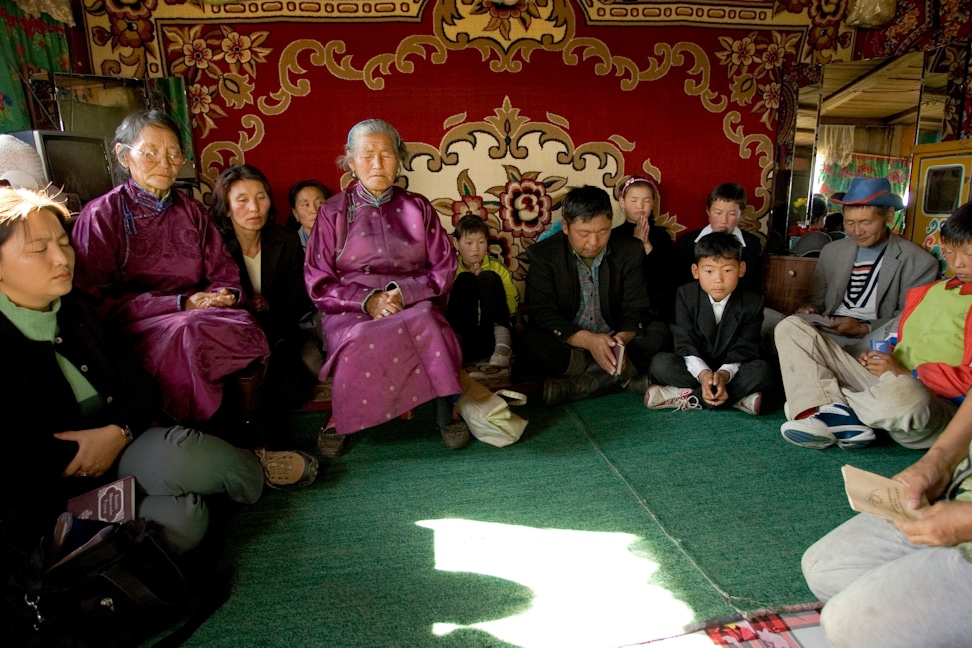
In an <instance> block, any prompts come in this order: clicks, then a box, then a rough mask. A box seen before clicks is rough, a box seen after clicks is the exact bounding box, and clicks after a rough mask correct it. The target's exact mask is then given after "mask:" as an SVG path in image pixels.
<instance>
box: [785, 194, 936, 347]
mask: <svg viewBox="0 0 972 648" xmlns="http://www.w3.org/2000/svg"><path fill="white" fill-rule="evenodd" d="M834 202H838V203H841V204H842V205H844V230H845V231H846V232H847V236H846V237H845V238H843V239H840V240H839V241H834V242H833V243H828V244H827V245H825V246H824V247H823V249H822V250H821V251H820V259H819V260H818V261H817V265H816V267H815V268H814V273H813V279H812V281H811V284H810V293H809V295H808V296H807V301H806V303H805V304H803V305H802V306H800V307H799V308H797V310H796V312H797V313H816V314H820V315H824V316H827V317H830V318H832V319H833V325H832V326H825V327H821V329H820V330H821V332H823V334H824V335H825V336H827V337H828V338H830V339H831V340H833V341H834V342H836V343H837V344H838V345H840V346H841V347H842V348H844V349H846V350H847V352H848V353H850V354H851V355H858V354H860V353H861V352H862V351H866V350H867V349H868V347H869V344H870V341H871V340H872V339H877V340H882V339H884V338H885V337H886V334H887V331H888V330H890V331H893V330H894V328H895V325H896V318H897V317H898V316H899V315H900V314H901V311H902V310H904V305H905V296H906V295H907V293H908V291H909V290H911V289H912V288H914V287H915V286H922V285H924V284H928V283H931V282H932V281H934V280H935V278H936V276H937V274H938V260H937V259H936V258H935V257H933V256H932V255H931V254H929V253H928V252H926V251H925V250H924V249H922V248H921V246H918V245H915V244H914V243H912V242H911V241H906V240H904V239H903V238H901V237H899V236H896V235H894V234H892V233H891V230H890V229H889V228H888V223H889V222H890V220H891V219H892V218H893V217H894V212H895V211H896V210H898V209H901V208H902V206H903V204H902V201H901V198H900V197H898V196H896V195H895V194H893V193H891V183H890V182H889V181H888V179H887V178H854V179H853V180H851V186H850V188H849V189H848V190H847V193H845V194H844V195H843V197H842V198H840V199H835V200H834Z"/></svg>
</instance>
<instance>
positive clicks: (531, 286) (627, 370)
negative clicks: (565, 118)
mask: <svg viewBox="0 0 972 648" xmlns="http://www.w3.org/2000/svg"><path fill="white" fill-rule="evenodd" d="M563 210H564V211H563V223H564V227H563V231H562V232H559V233H557V234H554V235H553V236H551V237H550V238H548V239H546V240H544V241H542V242H540V243H537V244H536V245H534V246H532V247H530V248H529V249H528V250H527V256H528V257H529V260H530V271H529V273H528V274H527V278H526V305H527V309H528V312H529V324H528V327H527V330H526V332H525V333H524V335H523V338H522V346H521V351H520V354H519V359H518V361H517V365H518V366H520V367H524V366H526V367H529V368H531V369H535V370H537V371H538V372H539V373H541V374H542V375H544V376H550V378H547V380H546V381H545V383H544V403H546V404H548V405H553V404H557V403H562V402H567V401H571V400H578V399H581V398H588V397H590V396H595V395H598V394H601V393H604V392H607V391H609V390H611V389H614V388H616V387H618V386H621V385H623V386H626V387H628V388H629V389H632V390H639V388H640V393H644V390H645V388H647V369H648V366H649V364H650V361H651V356H652V355H653V354H654V353H655V352H656V351H658V350H659V349H660V348H662V347H664V346H666V345H667V344H668V339H667V336H661V338H660V339H649V338H646V337H645V336H644V334H643V332H644V325H645V321H646V320H647V318H648V307H649V302H648V296H647V293H646V291H645V284H644V278H643V277H642V273H641V259H642V257H643V256H644V251H643V250H642V248H641V247H640V245H639V243H638V241H636V240H635V239H633V238H630V237H620V238H617V239H615V238H612V237H611V220H612V218H611V216H612V211H613V210H612V207H611V200H610V198H609V197H608V194H607V192H605V191H604V190H603V189H600V188H598V187H591V186H584V187H578V188H575V189H572V190H571V191H570V192H569V193H568V194H567V196H566V197H565V199H564V203H563ZM619 345H623V346H624V349H625V355H626V356H627V357H628V359H629V361H628V362H627V363H626V364H622V367H621V369H622V370H621V371H620V372H619V371H618V366H617V361H616V359H615V353H616V350H617V347H618V346H619ZM619 373H620V375H618V374H619ZM553 376H560V378H553Z"/></svg>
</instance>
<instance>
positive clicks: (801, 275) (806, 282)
mask: <svg viewBox="0 0 972 648" xmlns="http://www.w3.org/2000/svg"><path fill="white" fill-rule="evenodd" d="M815 267H817V257H799V256H785V255H782V254H771V255H769V257H768V258H767V260H766V273H765V275H763V276H764V277H765V281H764V286H763V292H764V293H765V295H766V305H767V306H768V307H769V308H772V309H775V310H778V311H780V312H781V313H783V314H784V315H790V314H792V313H793V311H795V310H796V309H797V307H799V306H800V305H801V304H802V303H803V302H804V301H805V300H806V298H807V293H808V292H809V291H810V280H811V279H813V269H814V268H815Z"/></svg>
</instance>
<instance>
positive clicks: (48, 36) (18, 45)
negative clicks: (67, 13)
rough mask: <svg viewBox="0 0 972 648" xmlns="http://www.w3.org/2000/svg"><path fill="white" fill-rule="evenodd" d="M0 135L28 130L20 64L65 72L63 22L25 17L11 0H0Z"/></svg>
mask: <svg viewBox="0 0 972 648" xmlns="http://www.w3.org/2000/svg"><path fill="white" fill-rule="evenodd" d="M0 56H2V60H0V132H3V133H9V132H11V131H18V130H26V129H28V128H30V113H29V112H28V109H27V97H26V96H25V95H24V86H23V83H22V81H21V78H20V75H21V69H20V66H21V64H22V63H25V62H26V63H31V64H33V65H36V66H37V67H39V68H41V69H44V70H49V71H51V72H67V71H69V66H70V63H69V59H68V47H67V36H66V33H65V27H64V24H63V23H60V22H58V21H56V20H54V19H53V18H51V17H50V16H48V15H47V14H43V13H42V14H40V17H39V18H35V17H33V16H30V15H28V14H27V13H25V12H24V11H22V10H21V9H20V7H19V6H17V3H15V2H14V1H13V0H0Z"/></svg>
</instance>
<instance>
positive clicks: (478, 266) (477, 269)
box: [469, 263, 483, 277]
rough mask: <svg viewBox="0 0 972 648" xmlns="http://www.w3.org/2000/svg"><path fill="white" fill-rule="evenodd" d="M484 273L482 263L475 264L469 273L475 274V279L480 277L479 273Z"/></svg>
mask: <svg viewBox="0 0 972 648" xmlns="http://www.w3.org/2000/svg"><path fill="white" fill-rule="evenodd" d="M482 271H483V264H482V263H474V264H472V266H471V267H470V268H469V272H471V273H473V276H475V277H478V276H479V273H480V272H482Z"/></svg>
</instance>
